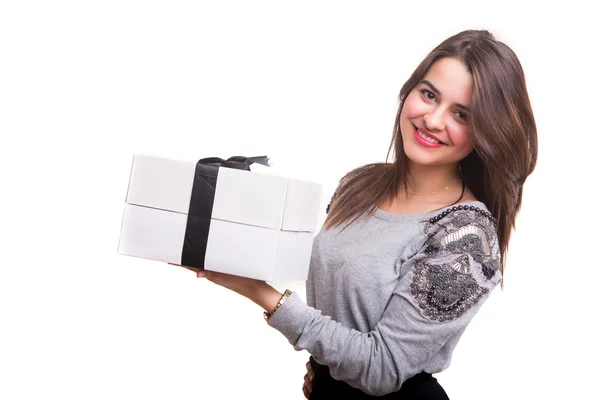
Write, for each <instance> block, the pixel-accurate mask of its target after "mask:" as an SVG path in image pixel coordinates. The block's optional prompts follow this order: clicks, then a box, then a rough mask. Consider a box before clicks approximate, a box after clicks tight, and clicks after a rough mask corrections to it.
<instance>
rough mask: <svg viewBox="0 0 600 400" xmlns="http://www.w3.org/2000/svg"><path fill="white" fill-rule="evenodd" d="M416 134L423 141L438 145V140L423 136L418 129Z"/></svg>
mask: <svg viewBox="0 0 600 400" xmlns="http://www.w3.org/2000/svg"><path fill="white" fill-rule="evenodd" d="M417 134H418V135H419V136H420V137H422V138H423V139H425V140H427V141H428V142H429V143H440V141H439V140H435V139H434V138H432V137H431V136H427V135H426V134H424V133H423V132H421V130H420V129H417Z"/></svg>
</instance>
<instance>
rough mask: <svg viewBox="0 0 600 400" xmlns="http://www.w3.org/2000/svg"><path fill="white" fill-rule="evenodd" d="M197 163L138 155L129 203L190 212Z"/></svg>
mask: <svg viewBox="0 0 600 400" xmlns="http://www.w3.org/2000/svg"><path fill="white" fill-rule="evenodd" d="M195 171H196V164H195V163H192V162H189V161H178V160H170V159H166V158H160V157H153V156H146V155H139V154H136V155H135V156H134V158H133V166H132V168H131V177H130V178H129V189H128V191H127V199H126V203H128V204H134V205H138V206H144V207H151V208H158V209H161V210H167V211H174V212H178V213H183V214H187V213H188V210H189V207H190V197H191V194H192V186H193V183H194V173H195Z"/></svg>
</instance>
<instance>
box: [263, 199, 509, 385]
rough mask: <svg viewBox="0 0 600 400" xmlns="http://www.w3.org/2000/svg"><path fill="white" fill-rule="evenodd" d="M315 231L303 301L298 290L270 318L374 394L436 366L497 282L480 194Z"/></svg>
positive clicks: (337, 375)
mask: <svg viewBox="0 0 600 400" xmlns="http://www.w3.org/2000/svg"><path fill="white" fill-rule="evenodd" d="M342 228H343V226H342V227H337V228H332V229H324V228H323V229H322V230H321V231H320V232H319V234H318V235H317V236H316V237H315V240H314V243H313V251H312V257H311V263H310V272H309V277H308V281H307V283H306V289H307V290H306V293H307V302H308V305H307V304H304V303H303V301H302V300H301V299H300V297H299V296H298V295H297V294H296V293H294V294H292V295H291V296H290V297H289V298H288V299H287V300H286V301H285V302H284V303H283V304H282V306H281V307H280V308H279V310H278V311H277V312H275V313H274V314H273V316H272V317H271V319H270V320H269V325H271V326H272V327H274V328H275V329H277V330H279V331H280V332H281V333H283V334H284V335H285V336H286V337H287V339H288V340H289V341H290V343H291V344H292V345H293V346H294V348H295V349H296V350H307V351H308V352H309V353H310V354H312V356H313V357H314V358H315V360H316V361H317V362H318V363H320V364H323V365H327V366H329V368H330V372H331V375H332V377H333V378H334V379H337V380H341V381H344V382H346V383H348V384H349V385H351V386H353V387H356V388H358V389H361V390H362V391H364V392H366V393H367V394H370V395H375V396H380V395H384V394H387V393H391V392H394V391H397V390H399V389H400V387H401V386H402V383H403V382H404V381H406V380H407V379H408V378H410V377H412V376H414V375H416V374H418V373H419V372H421V371H425V372H428V373H435V372H440V371H442V370H444V369H446V368H447V367H448V366H449V365H450V358H451V356H452V351H453V350H454V348H455V347H456V344H457V342H458V340H459V338H460V337H461V335H462V334H463V332H464V330H465V328H466V327H467V325H468V323H469V322H470V321H471V319H472V318H473V316H474V315H475V313H476V312H477V311H478V310H479V308H480V307H481V305H482V304H483V303H484V302H485V300H486V299H487V298H488V297H489V295H490V293H491V291H492V290H493V288H494V287H495V286H496V285H497V284H498V282H499V281H500V271H499V265H500V252H499V247H498V239H497V236H496V230H495V220H494V219H493V217H492V216H491V215H490V214H489V213H488V211H487V209H486V207H485V205H484V204H483V203H481V202H469V203H462V204H459V205H456V206H451V207H447V208H444V209H441V210H438V211H434V212H431V213H427V214H412V215H407V214H390V213H387V212H384V211H382V210H379V209H376V210H375V212H374V213H373V214H372V215H371V216H369V217H363V218H361V219H359V220H357V221H356V222H354V223H352V224H350V225H348V226H347V227H345V229H342Z"/></svg>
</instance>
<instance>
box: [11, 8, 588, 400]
mask: <svg viewBox="0 0 600 400" xmlns="http://www.w3.org/2000/svg"><path fill="white" fill-rule="evenodd" d="M531 3H534V2H531ZM590 3H591V2H590ZM0 4H1V5H0V133H1V135H2V136H1V137H2V141H1V146H0V156H1V157H0V174H1V184H2V186H1V187H2V189H1V190H2V194H1V197H0V201H1V208H0V210H1V211H0V212H1V214H0V215H1V218H2V219H1V221H0V233H1V236H2V237H1V239H2V240H1V243H2V245H1V246H2V247H1V250H2V251H1V254H2V258H1V260H0V271H1V275H0V324H1V325H0V398H2V399H47V398H61V399H138V398H139V399H142V398H143V399H232V398H262V399H282V398H286V399H298V400H299V399H302V398H303V396H302V393H301V385H302V377H303V374H304V363H305V361H306V360H307V358H308V355H307V354H306V353H305V352H295V351H294V350H293V348H292V347H291V346H290V345H289V344H288V343H287V341H286V340H285V338H284V337H283V336H282V335H281V334H279V333H278V332H277V331H275V330H273V329H271V328H269V327H268V326H267V325H266V324H265V323H264V320H263V319H262V311H261V310H260V309H259V308H258V307H257V306H255V305H254V304H252V303H250V302H249V301H247V300H245V299H243V298H240V297H238V296H236V295H234V294H233V293H230V292H227V291H226V290H224V289H222V288H219V287H215V286H214V285H211V284H210V283H209V282H206V281H203V280H198V279H196V278H195V277H194V275H193V274H192V273H191V272H189V271H187V270H182V269H179V268H177V267H173V266H168V265H165V264H162V263H158V262H152V261H147V260H141V259H135V258H131V257H125V256H119V255H117V253H116V249H117V243H118V238H119V230H120V224H121V216H122V211H123V202H124V198H125V192H126V189H127V182H128V177H129V168H130V165H131V160H132V156H133V154H134V153H135V152H143V153H150V154H157V155H164V156H168V157H173V158H179V159H184V160H195V159H197V158H200V157H205V156H221V157H228V156H231V155H238V154H242V155H261V154H268V155H269V156H270V157H272V159H273V161H274V162H275V165H274V168H278V169H279V171H282V173H284V174H289V175H292V176H297V177H302V178H305V179H309V180H315V181H318V182H321V183H323V184H324V186H325V192H326V196H329V195H330V194H331V191H332V190H333V188H334V187H335V185H336V183H337V180H338V179H339V177H340V176H342V175H343V174H344V173H345V172H346V171H348V170H349V169H351V168H354V167H356V166H358V165H361V164H364V163H368V162H373V161H383V160H384V159H385V155H386V152H387V148H388V144H389V139H390V137H391V132H392V126H393V121H394V116H395V112H396V108H397V95H398V92H399V90H400V87H401V86H402V84H403V82H404V81H405V80H406V79H407V78H408V77H409V75H410V73H411V72H412V70H413V69H414V68H415V67H416V66H417V64H418V63H419V62H420V60H421V59H423V58H424V57H425V56H426V54H427V53H428V52H429V51H430V50H431V49H432V48H433V47H434V46H435V45H437V44H438V43H439V42H441V41H442V40H443V39H445V38H446V37H448V36H450V35H451V34H454V33H456V32H458V31H460V30H463V29H467V28H477V29H479V28H487V29H489V30H491V31H492V32H493V33H494V34H495V35H496V37H497V38H498V39H500V40H502V41H505V42H506V43H507V44H508V45H509V46H511V47H512V48H513V49H514V51H515V52H516V53H517V55H518V56H519V58H520V60H521V62H522V64H523V67H524V69H525V73H526V77H527V83H528V88H529V91H530V96H531V101H532V105H533V108H534V112H535V115H536V119H537V123H538V129H539V140H540V143H539V150H540V155H539V163H538V167H537V169H536V171H535V173H534V175H532V176H531V178H530V179H529V180H528V182H527V184H526V187H525V196H524V202H523V208H522V213H521V214H520V216H519V219H518V221H517V230H516V232H515V233H514V236H513V239H512V242H511V247H510V254H509V258H508V263H507V270H506V275H505V278H506V287H505V289H504V291H500V290H497V291H496V292H495V293H494V295H493V296H492V298H491V299H490V300H489V302H488V303H487V304H486V306H484V307H483V309H482V310H481V312H480V313H479V315H478V316H477V317H476V318H475V320H474V321H473V323H472V325H471V326H470V327H469V329H468V330H467V332H466V334H465V335H464V337H463V339H462V342H461V343H460V344H459V346H458V347H457V349H456V352H455V355H454V359H453V364H452V366H451V367H450V368H449V369H448V370H447V371H445V372H443V373H441V374H439V375H438V379H439V380H440V382H441V383H442V385H443V386H444V387H445V388H446V390H447V392H448V394H449V395H450V398H452V399H481V398H486V399H507V398H511V399H526V398H527V399H529V398H579V397H584V398H596V397H595V396H597V394H595V393H594V392H593V391H592V388H593V387H594V386H595V380H597V375H598V374H597V372H598V370H599V369H598V366H597V364H598V359H599V356H600V354H598V345H597V340H598V337H599V336H600V335H599V332H598V330H597V328H593V327H592V325H597V321H596V320H597V317H598V300H597V299H598V296H597V293H598V282H599V278H600V274H599V272H598V270H599V267H600V262H599V261H598V238H597V236H598V222H599V219H598V206H597V205H598V197H597V196H596V195H593V194H594V193H597V186H598V182H599V179H598V175H599V174H598V173H599V172H600V171H599V168H598V166H597V159H598V157H597V154H596V153H597V151H596V147H597V146H598V139H599V137H598V134H599V133H600V129H599V119H598V118H599V117H598V116H599V110H598V105H599V102H598V96H599V93H600V86H599V85H598V77H597V74H598V73H597V62H596V60H597V55H594V54H595V53H597V50H598V39H599V36H600V35H599V33H598V28H597V21H596V20H595V18H594V19H593V18H592V17H593V15H594V13H593V12H592V10H591V6H587V5H586V4H588V2H585V1H569V2H567V3H566V4H567V5H566V6H565V5H564V4H563V3H561V4H562V5H560V6H557V5H552V2H546V3H543V5H542V3H539V4H540V5H535V6H533V5H532V6H529V4H530V3H529V2H526V1H519V2H514V3H511V2H507V1H501V2H500V1H498V2H493V3H492V2H484V1H474V2H461V1H443V2H432V1H430V2H419V1H413V2H400V1H397V2H384V1H378V2H374V1H371V2H368V1H363V2H355V1H343V2H342V1H335V2H334V1H318V2H316V1H302V2H287V1H279V2H275V1H273V2H265V1H247V2H242V1H240V2H231V1H214V2H200V1H189V2H183V1H127V0H119V1H37V2H34V1H25V0H21V1H16V0H15V1H10V0H5V1H3V2H2V3H0ZM285 287H290V288H292V289H294V290H298V291H300V292H301V294H304V291H303V285H302V284H301V283H295V284H288V285H282V286H281V287H279V288H280V289H284V288H285Z"/></svg>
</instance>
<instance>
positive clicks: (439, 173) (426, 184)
mask: <svg viewBox="0 0 600 400" xmlns="http://www.w3.org/2000/svg"><path fill="white" fill-rule="evenodd" d="M460 179H461V178H460V176H459V175H458V172H457V166H456V164H450V165H439V166H430V165H427V166H423V165H417V164H414V163H410V164H409V174H408V188H407V189H408V190H410V191H412V192H417V193H432V192H437V191H440V190H444V189H445V188H446V187H448V185H458V183H459V181H460ZM449 189H450V188H449Z"/></svg>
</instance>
